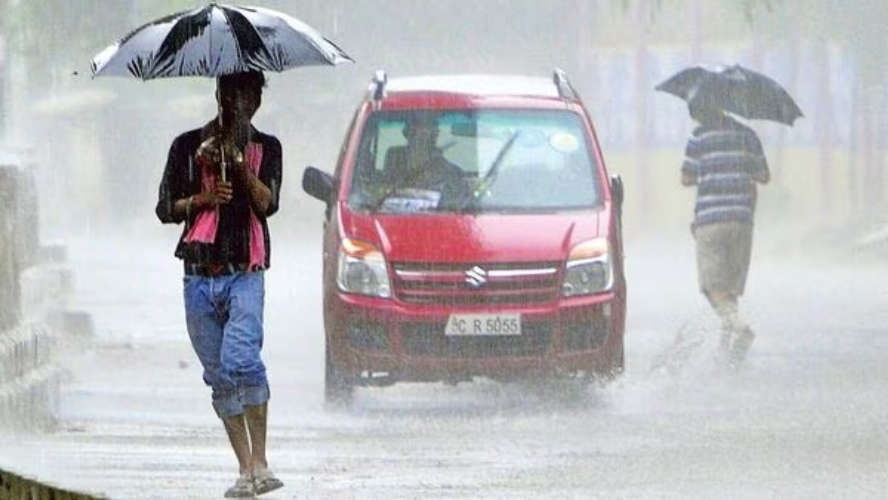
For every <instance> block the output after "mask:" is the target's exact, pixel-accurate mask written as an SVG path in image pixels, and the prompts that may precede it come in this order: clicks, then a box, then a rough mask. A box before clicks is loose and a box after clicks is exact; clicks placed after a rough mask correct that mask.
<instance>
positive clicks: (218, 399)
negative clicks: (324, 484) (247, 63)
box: [155, 72, 283, 497]
mask: <svg viewBox="0 0 888 500" xmlns="http://www.w3.org/2000/svg"><path fill="white" fill-rule="evenodd" d="M264 85H265V78H264V76H263V75H262V73H260V72H246V73H236V74H233V75H224V76H221V77H219V79H218V88H217V90H216V98H217V100H218V102H219V104H220V114H219V115H218V116H217V117H216V118H214V119H213V120H211V121H210V122H209V123H207V124H206V125H204V126H203V127H202V128H199V129H195V130H192V131H189V132H185V133H184V134H182V135H180V136H178V137H177V138H176V139H175V140H174V141H173V143H172V145H171V146H170V151H169V156H168V160H167V165H166V168H165V169H164V173H163V178H162V180H161V183H160V189H159V196H158V201H157V207H156V209H155V210H156V213H157V217H158V218H159V219H160V220H161V221H162V222H164V223H180V222H185V224H186V229H185V231H184V232H183V234H182V237H181V238H180V241H179V243H178V245H177V246H176V251H175V255H176V256H177V257H179V258H180V259H182V260H183V261H184V273H185V278H184V283H185V285H184V287H185V288H184V297H185V316H186V324H187V327H188V335H189V337H190V338H191V343H192V346H193V348H194V351H195V353H196V354H197V357H198V358H199V359H200V362H201V364H202V365H203V368H204V377H203V378H204V381H205V382H206V383H207V385H209V386H210V387H211V388H212V399H213V408H214V409H215V411H216V414H217V415H218V416H219V418H220V419H222V422H223V424H224V426H225V430H226V432H227V433H228V438H229V441H230V442H231V446H232V448H233V449H234V453H235V455H236V457H237V460H238V464H239V468H240V477H239V478H238V480H237V481H236V483H235V485H234V486H232V487H231V488H230V489H229V490H228V491H227V492H226V496H227V497H241V496H252V495H253V494H254V493H264V492H267V491H271V490H274V489H277V488H280V487H281V486H283V483H282V482H281V481H280V480H279V479H277V478H276V477H275V476H274V475H273V474H272V473H271V471H270V470H269V469H268V461H267V459H266V456H265V438H266V425H267V419H268V399H269V389H268V380H267V378H266V374H265V365H264V364H263V362H262V359H261V357H260V350H261V348H262V340H263V334H264V332H263V306H264V295H265V293H264V271H265V270H266V269H268V267H269V266H270V255H271V247H270V243H271V240H270V238H269V232H268V224H267V223H266V218H267V217H269V216H271V215H273V214H274V213H275V212H277V210H278V200H279V197H280V186H281V144H280V142H279V141H278V140H277V138H275V137H274V136H271V135H267V134H264V133H262V132H259V131H258V130H256V129H255V128H254V127H253V126H252V125H251V123H250V120H251V119H252V117H253V115H254V114H255V113H256V111H257V110H258V109H259V105H260V104H261V100H262V88H263V86H264ZM226 157H227V158H228V161H227V162H223V158H226ZM226 163H227V164H226ZM226 170H228V173H227V176H226V177H227V178H228V179H229V180H222V179H223V176H222V174H223V172H225V171H226Z"/></svg>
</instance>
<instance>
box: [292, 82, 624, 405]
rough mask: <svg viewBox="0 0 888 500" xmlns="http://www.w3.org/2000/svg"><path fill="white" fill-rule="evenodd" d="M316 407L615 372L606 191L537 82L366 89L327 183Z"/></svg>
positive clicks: (619, 301) (307, 186)
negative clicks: (413, 391)
mask: <svg viewBox="0 0 888 500" xmlns="http://www.w3.org/2000/svg"><path fill="white" fill-rule="evenodd" d="M302 182H303V189H304V190H305V191H306V192H307V193H308V194H310V195H311V196H313V197H315V198H318V199H320V200H322V201H324V202H326V204H327V211H326V221H325V225H324V227H325V229H324V270H323V280H324V282H323V289H324V326H325V333H326V383H325V389H326V398H327V401H328V402H336V401H348V400H349V398H350V397H351V394H352V391H353V388H354V387H355V386H358V385H387V384H392V383H394V382H398V381H438V380H444V381H448V382H459V381H462V380H470V379H471V378H472V377H475V376H485V377H490V378H494V379H501V380H503V379H512V378H516V377H527V376H549V375H571V376H576V375H598V376H602V375H604V376H612V375H615V374H617V373H619V372H620V371H621V370H622V369H623V331H624V324H625V315H626V283H625V279H624V274H623V245H622V237H621V229H620V205H621V202H622V196H623V194H622V184H621V182H620V179H619V177H616V176H615V177H613V178H610V177H609V176H608V173H607V170H606V168H605V165H604V159H603V158H602V154H601V150H600V148H599V145H598V140H597V138H596V136H595V131H594V129H593V127H592V122H591V120H590V119H589V116H588V114H587V113H586V110H585V108H584V107H583V104H582V102H581V101H580V98H579V96H578V95H577V93H576V92H575V91H574V89H573V87H572V86H571V85H570V83H569V82H568V80H567V78H566V76H565V75H564V73H563V72H561V71H560V70H556V71H555V72H554V74H553V77H552V78H540V77H523V76H480V75H479V76H474V75H461V76H430V77H413V78H398V79H392V80H388V78H387V77H386V75H385V74H384V73H383V72H377V74H376V76H375V77H374V78H373V80H372V82H371V85H370V89H369V91H368V93H367V96H366V99H364V101H363V102H362V103H361V104H360V106H359V107H358V110H357V112H356V113H355V116H354V119H353V120H352V124H351V126H350V128H349V130H348V133H347V135H346V137H345V143H344V144H343V146H342V149H341V152H340V155H339V160H338V163H337V165H336V170H335V172H334V174H333V176H332V177H331V176H330V175H328V174H326V173H324V172H322V171H320V170H318V169H316V168H314V167H307V168H306V170H305V172H304V175H303V180H302Z"/></svg>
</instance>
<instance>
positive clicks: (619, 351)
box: [608, 338, 626, 380]
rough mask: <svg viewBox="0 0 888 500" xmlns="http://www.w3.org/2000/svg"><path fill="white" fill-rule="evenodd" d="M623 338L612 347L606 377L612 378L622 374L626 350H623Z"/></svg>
mask: <svg viewBox="0 0 888 500" xmlns="http://www.w3.org/2000/svg"><path fill="white" fill-rule="evenodd" d="M624 346H625V339H622V338H621V339H620V344H619V345H618V346H617V347H616V348H615V349H614V351H615V352H614V353H613V354H612V355H611V360H610V361H611V363H610V370H608V371H609V373H608V378H609V379H611V380H613V379H615V378H617V377H619V376H620V375H622V374H623V370H624V369H625V367H626V351H625V347H624Z"/></svg>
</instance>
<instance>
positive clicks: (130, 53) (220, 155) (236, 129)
mask: <svg viewBox="0 0 888 500" xmlns="http://www.w3.org/2000/svg"><path fill="white" fill-rule="evenodd" d="M342 62H351V58H349V57H348V56H347V55H346V54H345V53H344V52H343V51H342V50H341V49H339V48H338V47H337V46H336V45H335V44H333V43H332V42H330V41H329V40H327V39H326V38H324V37H323V36H321V35H320V34H319V33H318V32H317V31H315V30H314V29H313V28H311V27H310V26H308V25H306V24H304V23H302V22H301V21H299V20H297V19H294V18H292V17H290V16H288V15H286V14H283V13H280V12H276V11H273V10H270V9H265V8H261V7H239V6H231V5H222V4H217V3H210V4H209V5H207V6H206V7H201V8H197V9H192V10H188V11H183V12H179V13H176V14H173V15H170V16H166V17H163V18H161V19H158V20H156V21H153V22H150V23H148V24H146V25H144V26H142V27H140V28H138V29H136V30H135V31H133V32H132V33H130V34H128V35H126V36H125V37H124V38H122V39H121V40H120V41H119V42H117V43H115V44H113V45H111V46H109V47H108V48H106V49H105V50H103V51H102V52H100V53H99V54H97V55H96V56H95V57H94V58H93V60H92V63H91V67H92V72H93V75H94V76H102V75H119V76H134V77H137V78H140V79H143V80H150V79H154V78H166V77H179V76H205V77H212V78H216V82H217V88H216V101H217V103H218V106H219V107H218V109H219V112H218V114H217V115H216V117H214V118H213V119H212V120H211V121H209V122H208V123H207V124H206V125H204V126H203V127H201V128H197V129H194V130H191V131H189V132H185V133H183V134H181V135H179V136H178V137H176V139H175V140H173V142H172V145H171V146H170V149H169V154H168V159H167V163H166V167H165V169H164V172H163V177H162V179H161V182H160V189H159V192H158V201H157V205H156V207H155V212H156V214H157V217H158V218H159V219H160V220H161V222H163V223H175V224H179V223H184V225H185V227H184V230H183V232H182V235H181V236H180V238H179V242H178V244H177V245H176V250H175V255H176V257H178V258H180V259H182V260H183V267H184V274H185V276H184V299H185V313H186V326H187V330H188V335H189V337H190V340H191V344H192V346H193V348H194V351H195V353H196V354H197V356H198V358H199V359H200V362H201V364H202V365H203V368H204V374H203V378H204V382H206V384H207V385H209V386H210V387H211V388H212V406H213V408H214V410H215V412H216V414H217V415H218V416H219V418H220V419H221V420H222V423H223V425H224V427H225V430H226V432H227V434H228V438H229V441H230V443H231V447H232V449H233V450H234V453H235V456H236V457H237V461H238V465H239V472H240V475H239V477H238V478H237V480H236V481H235V484H234V485H233V486H231V487H230V488H229V489H228V490H227V491H226V492H225V496H226V497H252V496H254V495H258V494H262V493H266V492H269V491H272V490H275V489H277V488H280V487H281V486H283V483H282V482H281V481H280V480H279V479H278V478H276V477H275V475H274V474H272V472H271V471H270V470H269V468H268V460H267V458H266V454H265V449H266V446H265V442H266V428H267V422H268V400H269V396H270V391H269V387H268V380H267V377H266V371H265V365H264V364H263V362H262V358H261V356H260V351H261V349H262V343H263V336H264V329H263V315H264V300H265V284H264V272H265V271H266V270H267V269H268V268H269V266H270V264H271V259H270V256H271V239H270V237H269V232H268V224H267V222H266V219H267V218H268V217H270V216H271V215H273V214H274V213H275V212H277V210H278V207H279V199H280V189H281V175H282V174H281V144H280V141H278V139H277V138H275V137H274V136H271V135H268V134H264V133H262V132H260V131H258V130H257V129H256V128H255V127H253V125H252V122H251V120H252V118H253V115H254V114H255V113H256V111H257V110H258V109H259V106H260V105H261V103H262V89H263V88H264V86H265V76H264V74H263V73H262V71H277V72H280V71H284V70H286V69H289V68H293V67H298V66H306V65H336V64H339V63H342Z"/></svg>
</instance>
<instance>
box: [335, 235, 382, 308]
mask: <svg viewBox="0 0 888 500" xmlns="http://www.w3.org/2000/svg"><path fill="white" fill-rule="evenodd" d="M336 284H337V285H339V289H340V290H342V291H343V292H347V293H359V294H361V295H371V296H374V297H382V298H386V299H387V298H389V297H391V296H392V287H391V284H390V283H389V278H388V269H387V267H386V265H385V257H383V256H382V252H380V251H379V249H377V248H376V247H375V246H373V245H371V244H370V243H366V242H363V241H358V240H352V239H348V238H346V239H344V240H342V244H341V245H339V264H338V270H337V273H336Z"/></svg>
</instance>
